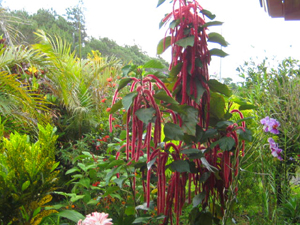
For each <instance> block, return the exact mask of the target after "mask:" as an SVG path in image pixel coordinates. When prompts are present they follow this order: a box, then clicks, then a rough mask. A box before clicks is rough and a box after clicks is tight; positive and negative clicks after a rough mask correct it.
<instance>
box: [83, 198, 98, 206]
mask: <svg viewBox="0 0 300 225" xmlns="http://www.w3.org/2000/svg"><path fill="white" fill-rule="evenodd" d="M98 202H99V201H98V200H94V199H91V200H90V201H88V202H87V203H86V204H87V205H97V203H98Z"/></svg>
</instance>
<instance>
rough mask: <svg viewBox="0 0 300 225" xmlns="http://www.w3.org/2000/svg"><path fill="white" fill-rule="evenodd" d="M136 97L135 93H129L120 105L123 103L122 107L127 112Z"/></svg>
mask: <svg viewBox="0 0 300 225" xmlns="http://www.w3.org/2000/svg"><path fill="white" fill-rule="evenodd" d="M136 96H137V92H136V91H134V92H131V93H129V94H128V95H126V96H125V97H124V98H123V99H122V103H123V107H124V108H125V110H126V111H128V109H129V108H130V106H131V104H132V102H133V99H134V98H135V97H136Z"/></svg>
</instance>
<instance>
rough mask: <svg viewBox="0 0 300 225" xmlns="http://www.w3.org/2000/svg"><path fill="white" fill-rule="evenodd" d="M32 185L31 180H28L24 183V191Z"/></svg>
mask: <svg viewBox="0 0 300 225" xmlns="http://www.w3.org/2000/svg"><path fill="white" fill-rule="evenodd" d="M29 185H30V181H29V180H27V181H25V182H24V183H23V184H22V191H25V190H26V189H27V188H28V187H29Z"/></svg>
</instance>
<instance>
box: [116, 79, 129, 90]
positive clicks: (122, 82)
mask: <svg viewBox="0 0 300 225" xmlns="http://www.w3.org/2000/svg"><path fill="white" fill-rule="evenodd" d="M131 81H132V79H131V78H123V79H122V80H120V82H119V86H118V91H120V90H121V89H122V88H124V87H126V85H127V84H129V83H130V82H131Z"/></svg>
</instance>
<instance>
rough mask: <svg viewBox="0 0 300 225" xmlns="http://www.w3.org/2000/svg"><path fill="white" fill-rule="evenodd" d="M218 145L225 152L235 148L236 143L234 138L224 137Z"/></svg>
mask: <svg viewBox="0 0 300 225" xmlns="http://www.w3.org/2000/svg"><path fill="white" fill-rule="evenodd" d="M218 143H219V146H220V149H222V150H223V151H230V150H231V149H232V148H233V147H234V146H235V141H234V139H233V138H232V137H222V138H221V139H220V140H219V141H218Z"/></svg>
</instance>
